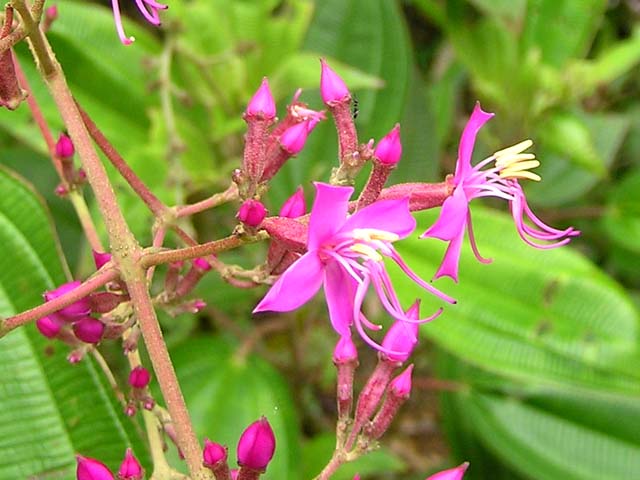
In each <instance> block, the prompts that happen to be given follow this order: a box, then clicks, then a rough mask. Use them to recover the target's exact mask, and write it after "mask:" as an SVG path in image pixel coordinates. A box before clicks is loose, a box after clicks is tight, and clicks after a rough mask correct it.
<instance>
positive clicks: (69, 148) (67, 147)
mask: <svg viewBox="0 0 640 480" xmlns="http://www.w3.org/2000/svg"><path fill="white" fill-rule="evenodd" d="M74 153H75V148H74V147H73V142H72V141H71V138H69V136H68V135H67V134H65V133H61V134H60V136H59V137H58V141H57V142H56V155H57V156H58V157H60V158H61V159H63V160H66V159H69V158H71V157H73V155H74Z"/></svg>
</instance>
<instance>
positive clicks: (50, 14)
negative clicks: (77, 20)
mask: <svg viewBox="0 0 640 480" xmlns="http://www.w3.org/2000/svg"><path fill="white" fill-rule="evenodd" d="M44 15H45V18H46V19H47V20H49V21H50V22H52V21H54V20H55V19H56V18H58V6H57V5H51V6H50V7H47V8H46V9H45V11H44Z"/></svg>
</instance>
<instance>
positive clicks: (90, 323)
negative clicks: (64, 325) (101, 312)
mask: <svg viewBox="0 0 640 480" xmlns="http://www.w3.org/2000/svg"><path fill="white" fill-rule="evenodd" d="M73 333H74V334H75V336H76V337H77V338H78V340H81V341H83V342H85V343H92V344H96V343H100V340H102V335H103V334H104V323H102V322H101V321H100V320H98V319H97V318H93V317H84V318H82V319H80V320H78V321H77V322H75V323H74V324H73Z"/></svg>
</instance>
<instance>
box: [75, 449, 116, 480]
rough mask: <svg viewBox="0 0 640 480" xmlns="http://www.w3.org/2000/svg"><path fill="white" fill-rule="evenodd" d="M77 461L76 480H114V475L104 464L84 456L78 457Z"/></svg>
mask: <svg viewBox="0 0 640 480" xmlns="http://www.w3.org/2000/svg"><path fill="white" fill-rule="evenodd" d="M76 461H77V462H78V467H77V468H76V480H114V478H113V473H111V471H110V470H109V469H108V468H107V466H106V465H105V464H104V463H102V462H99V461H98V460H95V459H93V458H89V457H83V456H82V455H76Z"/></svg>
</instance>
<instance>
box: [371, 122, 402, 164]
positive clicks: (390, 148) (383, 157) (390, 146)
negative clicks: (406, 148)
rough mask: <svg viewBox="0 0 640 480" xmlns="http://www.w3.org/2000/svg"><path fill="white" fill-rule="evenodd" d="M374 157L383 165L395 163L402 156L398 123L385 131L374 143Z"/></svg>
mask: <svg viewBox="0 0 640 480" xmlns="http://www.w3.org/2000/svg"><path fill="white" fill-rule="evenodd" d="M373 156H374V157H376V158H377V159H378V160H379V161H380V163H382V164H383V165H389V166H392V165H396V164H397V163H398V162H399V161H400V157H401V156H402V144H401V143H400V124H399V123H396V126H395V127H393V129H392V130H391V131H390V132H389V133H387V134H386V135H385V136H384V137H382V139H381V140H380V141H379V142H378V145H376V149H375V150H374V151H373Z"/></svg>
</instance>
